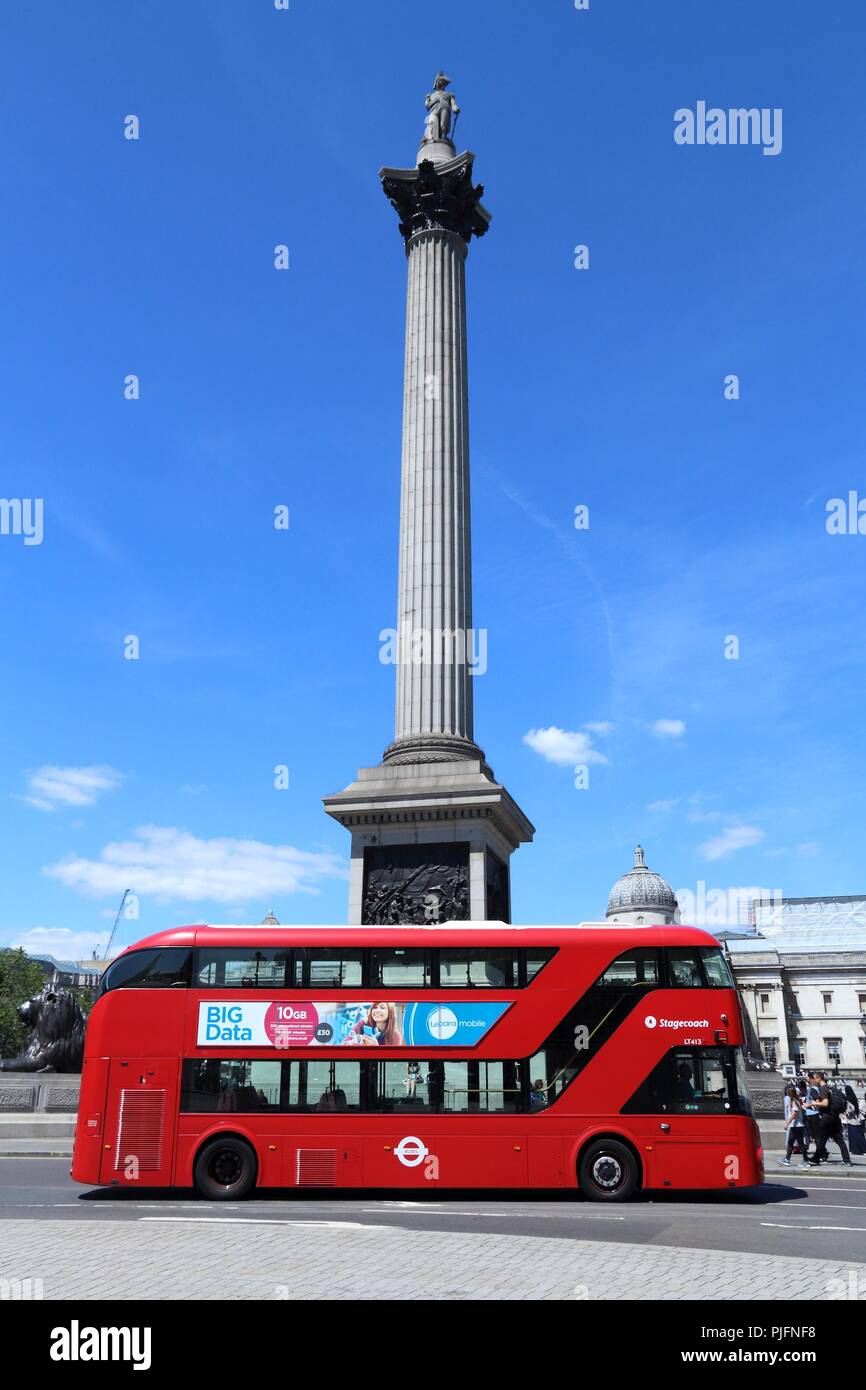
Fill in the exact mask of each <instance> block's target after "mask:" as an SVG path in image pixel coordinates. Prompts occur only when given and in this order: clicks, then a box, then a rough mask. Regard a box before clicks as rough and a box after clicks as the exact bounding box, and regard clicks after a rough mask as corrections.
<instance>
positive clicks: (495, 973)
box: [438, 946, 517, 989]
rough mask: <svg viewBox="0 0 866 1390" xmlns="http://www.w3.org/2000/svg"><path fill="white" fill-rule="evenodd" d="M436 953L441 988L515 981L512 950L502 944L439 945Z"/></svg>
mask: <svg viewBox="0 0 866 1390" xmlns="http://www.w3.org/2000/svg"><path fill="white" fill-rule="evenodd" d="M438 954H439V984H440V986H441V988H442V989H452V988H455V987H456V988H461V987H462V988H467V987H468V988H470V989H476V988H480V989H512V988H513V987H514V985H515V984H516V982H517V961H516V958H515V953H514V952H513V951H508V950H507V949H505V948H502V949H501V950H498V951H497V950H496V949H495V947H494V948H493V949H492V950H487V951H485V950H484V949H483V948H481V947H476V946H469V947H466V948H461V947H458V946H443V947H442V949H441V950H440V951H439V953H438Z"/></svg>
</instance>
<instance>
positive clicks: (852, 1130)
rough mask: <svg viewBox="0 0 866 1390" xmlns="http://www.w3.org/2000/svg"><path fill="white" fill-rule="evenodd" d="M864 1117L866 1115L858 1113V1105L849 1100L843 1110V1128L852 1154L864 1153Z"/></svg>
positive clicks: (865, 1149) (865, 1129)
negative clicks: (844, 1110) (846, 1107)
mask: <svg viewBox="0 0 866 1390" xmlns="http://www.w3.org/2000/svg"><path fill="white" fill-rule="evenodd" d="M864 1119H866V1116H864V1115H862V1114H861V1113H860V1107H859V1105H857V1104H856V1103H855V1102H852V1101H849V1103H848V1109H847V1110H846V1112H845V1128H846V1130H847V1133H848V1149H849V1151H850V1152H851V1153H852V1154H866V1128H864Z"/></svg>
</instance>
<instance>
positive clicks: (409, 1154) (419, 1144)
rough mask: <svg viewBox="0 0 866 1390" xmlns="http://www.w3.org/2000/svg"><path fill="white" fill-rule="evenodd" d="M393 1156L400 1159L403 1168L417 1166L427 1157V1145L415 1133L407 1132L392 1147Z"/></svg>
mask: <svg viewBox="0 0 866 1390" xmlns="http://www.w3.org/2000/svg"><path fill="white" fill-rule="evenodd" d="M394 1157H395V1158H398V1159H399V1160H400V1162H401V1163H402V1164H403V1167H404V1168H417V1167H418V1164H419V1163H423V1162H424V1160H425V1158H426V1157H427V1147H426V1145H425V1144H424V1141H423V1140H421V1139H419V1138H418V1137H417V1136H416V1135H414V1134H407V1135H406V1137H405V1139H401V1140H400V1143H399V1144H398V1145H397V1146H396V1148H395V1149H394Z"/></svg>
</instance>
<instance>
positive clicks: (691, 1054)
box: [636, 1047, 742, 1188]
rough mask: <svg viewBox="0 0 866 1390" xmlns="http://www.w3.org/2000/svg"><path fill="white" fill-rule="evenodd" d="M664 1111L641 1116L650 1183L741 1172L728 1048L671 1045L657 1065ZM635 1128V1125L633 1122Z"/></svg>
mask: <svg viewBox="0 0 866 1390" xmlns="http://www.w3.org/2000/svg"><path fill="white" fill-rule="evenodd" d="M654 1084H655V1085H656V1086H657V1088H658V1089H657V1090H656V1096H657V1097H658V1098H659V1099H660V1100H661V1102H662V1103H663V1104H664V1112H663V1113H656V1114H654V1115H652V1116H647V1117H646V1118H645V1119H642V1120H641V1122H640V1126H641V1130H642V1133H643V1135H644V1143H645V1145H646V1144H647V1143H650V1144H652V1160H651V1164H650V1167H651V1176H650V1181H651V1183H652V1185H653V1186H654V1187H671V1188H677V1187H679V1188H710V1187H716V1188H718V1187H723V1186H725V1185H726V1184H727V1183H734V1182H736V1181H737V1180H738V1179H739V1177H740V1172H739V1167H740V1163H741V1160H742V1155H741V1154H740V1148H741V1141H740V1137H739V1132H738V1131H739V1129H740V1126H738V1125H737V1124H736V1122H735V1119H734V1117H735V1115H736V1091H735V1086H734V1082H733V1070H732V1067H731V1065H730V1060H729V1056H728V1049H726V1048H710V1047H685V1048H674V1049H672V1050H671V1052H669V1053H668V1054H667V1056H666V1057H665V1058H664V1059H663V1062H662V1063H661V1064H660V1066H659V1067H658V1068H657V1069H656V1073H655V1074H654ZM636 1128H637V1125H636Z"/></svg>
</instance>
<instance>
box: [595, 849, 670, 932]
mask: <svg viewBox="0 0 866 1390" xmlns="http://www.w3.org/2000/svg"><path fill="white" fill-rule="evenodd" d="M676 910H677V900H676V898H675V897H674V890H673V888H671V886H670V884H669V883H668V882H667V881H666V880H665V879H663V878H662V876H661V874H654V873H653V871H652V869H648V868H647V866H646V864H645V863H644V857H643V849H642V848H641V846H640V845H638V846H637V848H636V850H635V852H634V868H633V869H629V871H628V873H627V874H623V876H622V878H618V879H617V881H616V883H615V884H614V885H613V887H612V888H611V890H610V897H609V898H608V900H607V915H608V917H617V918H618V917H620V916H621V915H622V914H623V913H628V914H629V916H631V915H632V914H633V913H638V912H651V913H653V915H654V916H655V917H656V919H658V918H659V917H661V918H662V919H663V920H664V921H667V922H673V920H674V914H675V913H676Z"/></svg>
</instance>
